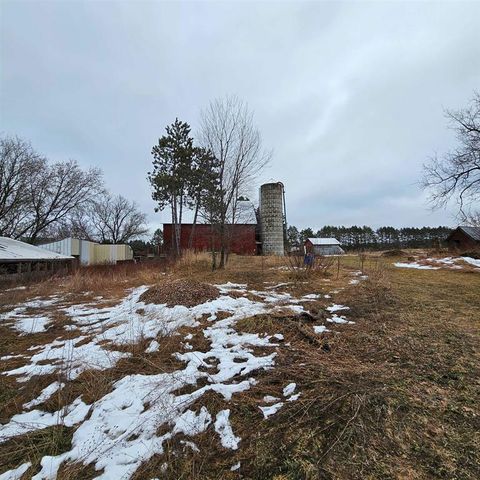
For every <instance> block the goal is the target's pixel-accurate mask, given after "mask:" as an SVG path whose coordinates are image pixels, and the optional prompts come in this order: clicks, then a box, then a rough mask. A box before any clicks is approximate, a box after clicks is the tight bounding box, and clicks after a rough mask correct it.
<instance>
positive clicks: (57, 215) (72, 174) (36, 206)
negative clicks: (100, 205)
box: [16, 160, 103, 242]
mask: <svg viewBox="0 0 480 480" xmlns="http://www.w3.org/2000/svg"><path fill="white" fill-rule="evenodd" d="M102 189H103V182H102V173H101V171H100V170H99V169H98V168H90V169H89V170H87V171H83V170H82V169H81V168H80V166H79V165H78V163H77V162H76V161H75V160H69V161H66V162H58V163H55V164H53V165H45V168H44V169H43V170H39V171H36V172H35V174H34V175H33V176H32V177H31V179H30V182H29V183H28V188H27V195H28V197H29V201H30V206H31V209H32V212H31V220H30V222H29V223H28V224H27V225H26V226H25V227H24V228H23V229H21V230H19V231H17V234H16V235H17V237H23V236H25V237H27V238H29V240H30V241H31V242H34V241H35V240H36V239H37V238H38V236H39V234H40V233H41V232H42V231H44V230H46V229H47V228H48V227H50V226H51V225H52V224H54V223H56V222H59V221H62V220H63V219H66V218H68V216H69V215H72V214H73V213H74V212H76V211H78V210H79V209H82V208H85V207H86V206H87V205H88V204H89V203H91V202H92V201H93V200H94V199H95V198H96V197H97V196H98V194H99V192H100V191H102Z"/></svg>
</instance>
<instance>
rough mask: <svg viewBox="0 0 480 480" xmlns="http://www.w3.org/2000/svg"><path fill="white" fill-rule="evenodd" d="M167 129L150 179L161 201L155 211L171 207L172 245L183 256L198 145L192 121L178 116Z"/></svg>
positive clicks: (154, 150) (154, 152)
mask: <svg viewBox="0 0 480 480" xmlns="http://www.w3.org/2000/svg"><path fill="white" fill-rule="evenodd" d="M165 130H166V132H167V134H166V135H164V136H163V137H161V138H160V139H159V140H158V144H157V145H155V146H154V147H153V148H152V155H153V171H152V172H148V180H149V181H150V184H151V186H152V190H153V191H152V198H153V200H155V201H156V202H157V207H156V209H155V211H161V210H164V209H165V208H167V206H170V209H171V216H172V225H173V229H172V236H173V238H172V245H173V246H174V251H175V253H176V254H177V255H179V254H180V253H181V252H180V234H181V224H182V216H183V208H184V207H185V206H188V203H189V201H190V198H189V193H190V192H191V190H192V187H191V184H192V182H193V181H194V179H193V177H194V175H193V174H192V172H193V171H194V169H193V168H192V163H193V157H194V146H193V138H192V137H191V136H190V126H189V125H188V123H186V122H181V121H180V120H178V118H177V119H175V122H174V123H172V124H171V125H169V126H167V127H166V129H165Z"/></svg>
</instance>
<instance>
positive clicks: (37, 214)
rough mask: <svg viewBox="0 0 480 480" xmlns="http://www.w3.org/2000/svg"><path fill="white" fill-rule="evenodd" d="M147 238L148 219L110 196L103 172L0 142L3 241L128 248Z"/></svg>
mask: <svg viewBox="0 0 480 480" xmlns="http://www.w3.org/2000/svg"><path fill="white" fill-rule="evenodd" d="M146 232H147V227H146V215H145V214H144V213H142V212H141V211H140V210H139V209H138V206H137V205H136V203H135V202H132V201H130V200H128V199H126V198H125V197H123V196H121V195H112V194H111V193H110V192H108V191H107V189H106V188H105V185H104V182H103V175H102V172H101V170H100V169H98V168H89V169H82V168H81V166H80V165H79V163H78V162H77V161H75V160H67V161H61V162H52V161H50V160H48V159H47V158H46V157H45V156H43V155H41V154H39V153H38V152H37V151H35V150H34V149H33V148H32V146H31V145H30V143H29V142H27V141H26V140H23V139H21V138H18V137H12V136H3V137H0V236H7V237H11V238H15V239H21V240H24V241H27V242H30V243H40V242H41V241H42V240H47V239H48V240H57V239H60V238H65V237H70V236H72V237H80V238H83V239H87V240H92V241H98V242H101V243H125V242H128V241H130V240H132V239H134V238H137V237H139V236H141V235H144V234H145V233H146Z"/></svg>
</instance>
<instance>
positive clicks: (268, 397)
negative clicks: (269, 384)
mask: <svg viewBox="0 0 480 480" xmlns="http://www.w3.org/2000/svg"><path fill="white" fill-rule="evenodd" d="M277 400H280V399H279V398H278V397H272V395H265V396H264V397H263V401H264V402H265V403H273V402H276V401H277Z"/></svg>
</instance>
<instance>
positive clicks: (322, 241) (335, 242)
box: [308, 238, 340, 245]
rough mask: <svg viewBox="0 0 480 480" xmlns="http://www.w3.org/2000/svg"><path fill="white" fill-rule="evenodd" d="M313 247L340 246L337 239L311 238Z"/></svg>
mask: <svg viewBox="0 0 480 480" xmlns="http://www.w3.org/2000/svg"><path fill="white" fill-rule="evenodd" d="M308 240H309V241H310V242H312V244H313V245H340V242H339V241H338V240H337V239H336V238H309V239H308Z"/></svg>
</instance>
